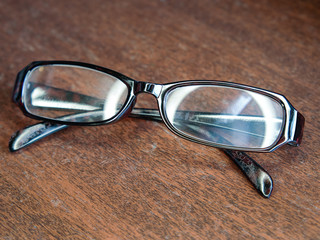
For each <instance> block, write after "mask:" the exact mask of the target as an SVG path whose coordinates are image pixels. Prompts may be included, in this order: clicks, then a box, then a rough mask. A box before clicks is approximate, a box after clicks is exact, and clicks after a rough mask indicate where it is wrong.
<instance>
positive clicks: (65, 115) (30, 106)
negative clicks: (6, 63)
mask: <svg viewBox="0 0 320 240" xmlns="http://www.w3.org/2000/svg"><path fill="white" fill-rule="evenodd" d="M24 91H25V92H24V96H25V98H24V102H25V106H26V109H27V110H28V111H29V112H30V113H32V114H35V115H38V116H41V117H46V118H49V119H56V120H64V121H70V122H83V123H90V122H97V121H105V120H108V119H111V118H113V117H114V116H116V115H117V114H118V113H119V112H120V110H121V109H122V107H123V105H124V104H125V102H126V99H127V96H128V92H129V91H128V87H127V86H126V85H125V84H124V83H123V82H122V81H121V80H119V79H117V78H115V77H113V76H111V75H109V74H106V73H104V72H100V71H96V70H93V69H89V68H84V67H79V66H72V65H46V66H40V67H36V68H34V69H33V70H32V71H31V72H29V74H28V75H27V79H26V81H25V83H24Z"/></svg>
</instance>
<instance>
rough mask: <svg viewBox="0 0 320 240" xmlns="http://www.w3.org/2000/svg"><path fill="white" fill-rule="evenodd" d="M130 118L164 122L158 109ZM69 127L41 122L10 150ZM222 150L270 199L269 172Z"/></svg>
mask: <svg viewBox="0 0 320 240" xmlns="http://www.w3.org/2000/svg"><path fill="white" fill-rule="evenodd" d="M130 117H136V118H143V119H148V120H153V121H162V119H161V116H160V114H159V111H158V110H156V109H141V108H136V109H133V110H132V113H131V114H130ZM67 127H68V125H61V124H55V123H49V122H41V123H38V124H34V125H31V126H28V127H26V128H24V129H22V130H20V131H17V132H16V133H15V134H14V135H13V136H12V137H11V139H10V142H9V149H10V151H11V152H14V151H17V150H19V149H21V148H24V147H26V146H28V145H30V144H32V143H34V142H36V141H38V140H40V139H42V138H44V137H46V136H49V135H51V134H52V133H55V132H58V131H61V130H63V129H65V128H67ZM222 150H223V151H224V152H225V153H226V154H227V155H228V156H229V157H230V158H231V159H232V160H233V161H234V162H235V163H236V164H237V166H238V167H239V168H240V169H241V170H242V172H243V173H244V174H245V175H246V176H247V177H248V179H249V180H250V182H251V183H252V184H253V185H254V187H255V188H256V189H257V191H258V192H259V193H260V194H261V195H262V196H264V197H266V198H269V197H270V195H271V192H272V189H273V181H272V178H271V176H270V175H269V174H268V172H267V171H266V170H264V169H263V168H262V167H261V166H260V165H259V164H258V163H257V162H256V161H254V160H253V159H252V158H250V157H249V156H248V155H247V154H246V153H244V152H240V151H235V150H226V149H222Z"/></svg>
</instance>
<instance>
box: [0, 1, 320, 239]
mask: <svg viewBox="0 0 320 240" xmlns="http://www.w3.org/2000/svg"><path fill="white" fill-rule="evenodd" d="M0 43H1V51H0V61H1V64H0V82H1V94H0V106H1V119H0V129H1V137H0V149H1V155H0V164H1V165H0V166H1V167H0V174H1V176H0V186H1V188H0V238H1V239H320V226H319V224H320V223H319V222H320V204H319V187H320V183H319V182H320V179H319V173H320V167H319V151H320V150H319V149H320V145H319V140H320V138H319V129H320V124H319V123H320V121H319V118H320V114H319V112H320V107H319V105H320V101H319V98H320V97H319V94H320V80H319V79H320V60H319V59H320V4H319V1H290V0H288V1H284V0H283V1H278V0H273V1H254V0H252V1H250V0H247V1H186V0H185V1H166V0H163V1H149V0H144V1H129V0H128V1H102V0H101V1H85V0H81V1H78V0H77V1H63V0H59V1H58V0H54V1H40V0H28V1H25V0H21V1H16V0H15V1H10V0H2V1H0ZM54 59H61V60H76V61H84V62H89V63H93V64H97V65H101V66H105V67H108V68H111V69H114V70H117V71H119V72H121V73H123V74H125V75H127V76H130V77H132V78H135V79H137V80H142V81H150V82H157V83H165V82H171V81H178V80H184V79H219V80H225V81H234V82H237V83H243V84H248V85H253V86H257V87H261V88H265V89H268V90H272V91H275V92H279V93H282V94H284V95H285V96H286V97H287V98H288V99H289V100H290V101H291V103H292V104H293V105H294V106H295V107H296V108H297V109H298V110H299V111H301V113H302V114H304V116H305V118H306V126H305V133H304V140H303V144H302V146H301V147H298V148H294V147H289V146H286V147H282V148H280V149H278V150H276V151H275V152H273V153H268V154H266V153H252V154H250V155H251V156H252V157H254V158H255V159H256V160H257V161H258V162H259V163H260V164H261V165H262V166H263V167H264V168H265V169H267V170H268V172H269V173H270V174H271V175H272V177H273V180H274V184H275V187H274V191H273V194H272V196H271V198H270V199H264V198H262V197H261V196H260V195H258V193H257V192H256V191H255V189H254V188H253V187H252V185H251V184H250V183H249V181H248V180H247V179H246V178H245V177H244V176H243V175H242V173H241V171H240V170H239V169H238V168H237V167H236V166H235V164H234V163H233V162H232V161H231V160H229V159H228V157H227V156H225V155H224V154H223V152H222V151H221V150H219V149H215V148H212V147H206V146H202V145H199V144H195V143H192V142H188V141H186V140H183V139H180V138H178V137H176V136H174V135H173V134H172V133H171V132H170V131H169V130H167V129H166V128H165V126H164V125H163V124H161V123H155V122H150V121H144V120H138V119H126V120H123V121H122V122H118V123H116V124H114V125H109V126H100V127H72V128H70V129H67V130H65V131H62V132H59V133H57V134H55V135H53V136H50V137H48V138H46V139H44V140H43V141H40V142H38V143H36V144H34V145H32V146H30V147H28V148H25V149H24V150H21V151H19V152H16V153H9V151H8V141H9V139H10V136H11V134H13V133H14V132H15V131H17V130H18V129H21V128H24V127H25V126H27V125H29V124H32V123H36V121H35V120H32V119H29V118H27V117H25V116H24V115H23V114H22V113H21V111H20V110H19V109H18V107H17V106H15V105H14V104H13V103H11V100H10V98H11V91H12V88H13V84H14V81H15V76H16V73H17V72H18V71H19V70H20V69H21V68H23V67H24V66H25V65H27V64H28V63H29V62H31V61H34V60H54ZM139 101H140V103H139V104H138V105H139V106H145V105H148V106H154V105H155V102H156V101H155V99H153V97H151V96H143V95H141V96H139V99H138V102H139Z"/></svg>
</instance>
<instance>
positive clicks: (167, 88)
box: [13, 61, 304, 152]
mask: <svg viewBox="0 0 320 240" xmlns="http://www.w3.org/2000/svg"><path fill="white" fill-rule="evenodd" d="M46 65H67V66H75V67H84V68H88V69H93V70H96V71H100V72H103V73H106V74H109V75H111V76H113V77H115V78H117V79H119V80H120V81H122V82H123V83H124V84H125V85H126V86H127V87H128V90H129V93H128V97H127V100H126V102H125V104H124V106H123V107H122V109H121V110H120V111H119V112H118V113H117V114H116V115H115V116H114V117H112V118H110V119H107V120H104V121H98V122H89V123H81V122H69V121H61V120H57V119H51V118H46V117H41V116H38V115H34V114H32V113H30V112H29V111H28V110H27V108H26V107H25V105H24V82H25V80H26V79H27V77H28V74H29V73H30V71H32V70H33V69H34V68H36V67H39V66H46ZM195 85H202V86H203V85H208V86H225V87H230V88H235V89H242V90H248V91H251V92H256V93H260V94H263V95H265V96H268V97H270V98H272V99H274V100H275V101H277V102H279V103H280V105H281V106H282V108H283V111H284V121H283V124H282V128H281V133H280V134H279V137H278V139H277V140H276V141H275V142H274V143H273V144H272V145H271V146H269V147H267V148H258V149H256V148H244V147H230V146H226V145H223V144H215V143H212V142H209V141H206V140H202V139H198V138H195V137H190V136H189V135H188V134H184V133H183V132H181V131H179V130H178V129H176V128H175V127H174V126H173V125H172V124H171V123H170V121H169V120H168V117H167V115H166V111H165V106H166V97H167V95H168V94H169V93H170V92H171V91H172V90H173V89H175V88H178V87H182V86H195ZM139 93H149V94H152V95H153V96H154V97H156V98H157V102H158V109H159V113H160V116H161V118H162V120H163V122H164V123H165V125H166V126H167V127H168V128H169V129H170V130H171V131H172V132H173V133H175V134H176V135H178V136H180V137H182V138H185V139H187V140H190V141H192V142H196V143H200V144H204V145H208V146H212V147H218V148H225V149H232V150H240V151H259V152H271V151H273V150H275V149H277V148H278V147H280V146H282V145H284V144H290V145H293V146H298V145H299V144H300V143H301V139H302V133H303V126H304V117H303V116H302V115H301V114H300V113H299V112H298V111H297V110H296V109H295V108H294V107H293V106H292V105H291V104H290V102H289V101H288V100H287V99H286V98H285V97H284V96H283V95H281V94H278V93H274V92H271V91H268V90H264V89H261V88H256V87H251V86H247V85H242V84H237V83H232V82H224V81H215V80H190V81H180V82H173V83H167V84H156V83H150V82H142V81H137V80H134V79H132V78H129V77H127V76H125V75H123V74H121V73H119V72H116V71H113V70H111V69H108V68H104V67H100V66H97V65H93V64H89V63H83V62H76V61H36V62H32V63H31V64H29V65H28V66H26V67H25V68H24V69H22V70H21V71H20V72H19V73H18V75H17V79H16V83H15V87H14V92H13V101H14V102H15V103H17V104H18V105H19V107H20V109H21V110H22V112H23V113H24V115H26V116H27V117H30V118H34V119H38V120H44V121H48V122H52V123H57V124H66V125H80V126H95V125H102V124H109V123H114V122H116V121H118V120H120V119H122V118H124V117H126V116H128V115H129V114H130V113H131V111H132V109H133V107H134V105H135V101H136V97H137V95H138V94H139Z"/></svg>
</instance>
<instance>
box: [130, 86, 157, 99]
mask: <svg viewBox="0 0 320 240" xmlns="http://www.w3.org/2000/svg"><path fill="white" fill-rule="evenodd" d="M161 90H162V85H161V84H155V83H150V82H136V86H135V94H139V93H149V94H151V95H153V96H155V97H156V98H158V97H159V95H160V93H161Z"/></svg>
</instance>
